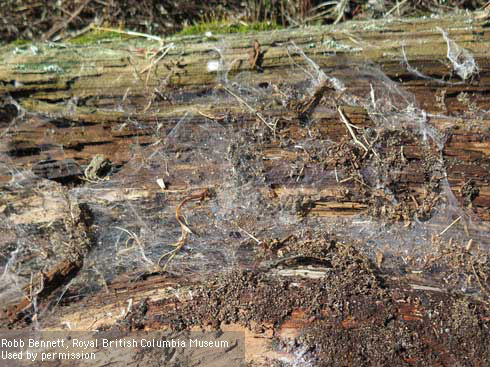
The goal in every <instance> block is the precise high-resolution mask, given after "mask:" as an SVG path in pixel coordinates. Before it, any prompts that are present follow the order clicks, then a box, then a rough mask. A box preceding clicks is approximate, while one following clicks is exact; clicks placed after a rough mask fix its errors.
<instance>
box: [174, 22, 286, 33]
mask: <svg viewBox="0 0 490 367" xmlns="http://www.w3.org/2000/svg"><path fill="white" fill-rule="evenodd" d="M279 28H280V26H279V25H277V24H276V23H271V22H259V23H250V24H249V23H230V22H224V21H212V22H203V23H197V24H194V25H190V26H186V27H184V29H182V31H180V32H179V33H178V35H179V36H193V35H201V34H204V33H206V32H211V33H213V34H226V33H250V32H259V31H270V30H273V29H279Z"/></svg>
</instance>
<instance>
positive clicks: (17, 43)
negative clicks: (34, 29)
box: [9, 39, 32, 46]
mask: <svg viewBox="0 0 490 367" xmlns="http://www.w3.org/2000/svg"><path fill="white" fill-rule="evenodd" d="M31 42H32V41H29V40H23V39H18V40H15V41H13V42H10V43H9V46H24V45H27V44H29V43H31Z"/></svg>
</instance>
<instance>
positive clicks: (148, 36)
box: [94, 27, 163, 42]
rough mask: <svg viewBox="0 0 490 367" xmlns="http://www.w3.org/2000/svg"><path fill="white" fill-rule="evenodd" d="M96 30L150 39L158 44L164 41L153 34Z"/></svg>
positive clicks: (99, 28) (105, 29)
mask: <svg viewBox="0 0 490 367" xmlns="http://www.w3.org/2000/svg"><path fill="white" fill-rule="evenodd" d="M94 29H97V30H101V31H106V32H114V33H120V34H127V35H129V36H136V37H144V38H148V39H151V40H154V41H158V42H163V39H162V38H160V37H158V36H153V35H151V34H146V33H140V32H133V31H122V30H120V29H115V28H105V27H94Z"/></svg>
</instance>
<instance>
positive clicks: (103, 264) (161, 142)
mask: <svg viewBox="0 0 490 367" xmlns="http://www.w3.org/2000/svg"><path fill="white" fill-rule="evenodd" d="M452 47H453V48H454V46H452ZM227 52H228V51H227V49H226V45H221V46H220V47H219V48H217V49H216V54H215V55H214V56H213V57H214V60H211V64H210V65H211V69H212V70H210V72H216V75H217V87H216V88H215V89H214V90H211V91H209V92H208V93H205V94H201V95H199V96H190V95H189V96H187V95H182V96H180V98H182V101H184V102H185V100H186V99H192V101H193V103H194V105H202V106H206V105H208V106H209V105H212V106H216V107H217V110H219V106H220V105H231V104H235V105H237V104H238V105H240V106H241V108H242V109H243V111H244V112H245V115H246V116H245V117H243V116H241V117H234V116H232V115H231V114H228V115H227V114H223V115H222V116H219V118H217V116H214V118H213V116H208V117H206V114H202V113H201V111H199V110H195V109H192V110H191V109H190V110H188V111H185V112H183V113H182V115H181V116H180V117H179V118H178V120H177V121H176V122H174V121H165V120H162V121H157V122H156V123H154V124H148V123H143V122H138V121H133V120H132V121H131V122H130V123H132V124H135V125H137V127H139V128H141V129H142V130H145V131H149V132H150V134H151V136H152V137H153V138H154V139H153V141H154V142H153V143H151V144H149V145H148V143H146V142H139V143H138V141H137V140H136V141H135V142H134V145H133V146H132V147H131V155H130V159H129V161H128V162H127V163H125V164H124V165H123V166H122V167H115V168H114V170H113V171H112V172H111V174H110V179H109V180H100V181H98V180H96V181H94V182H90V181H88V182H83V183H81V184H78V185H75V186H72V187H68V188H67V189H66V192H65V193H63V192H62V191H60V190H50V191H49V192H52V194H45V193H44V194H43V190H42V189H43V187H46V186H43V185H48V184H47V183H46V180H45V179H42V178H40V177H39V175H36V174H35V172H32V171H21V170H18V169H16V168H15V167H14V166H13V165H11V164H10V163H9V161H10V158H9V157H8V155H7V154H3V156H2V158H4V159H3V162H4V163H3V165H2V166H1V168H0V169H1V170H2V171H1V175H2V176H9V177H10V182H9V183H8V185H6V186H5V188H4V189H5V190H10V191H15V190H17V191H21V192H23V191H25V192H27V191H36V190H37V192H39V194H38V197H39V198H41V199H42V200H45V201H46V203H47V204H46V207H47V208H48V207H49V203H54V202H57V203H62V204H60V205H61V206H62V207H64V208H65V211H66V213H65V214H67V215H68V214H69V212H70V208H69V207H70V205H69V202H70V201H72V202H76V203H85V204H87V205H88V206H89V207H90V210H91V211H92V213H93V220H94V226H93V228H95V233H94V236H95V246H94V247H93V248H92V249H91V251H90V252H89V253H88V255H87V256H86V258H85V262H84V267H83V269H82V271H81V273H80V275H79V276H78V277H77V278H75V279H74V280H73V281H72V282H71V283H70V284H69V288H70V291H68V293H66V294H65V293H63V295H61V296H60V297H62V296H65V297H68V296H70V297H75V296H76V295H77V294H78V295H84V294H87V293H90V292H92V291H94V290H96V289H100V288H104V287H106V286H107V284H108V283H110V282H111V281H114V280H115V279H117V278H118V276H119V275H121V274H126V273H128V272H129V273H131V274H132V276H133V277H134V279H136V278H137V277H138V276H139V275H142V274H144V273H145V272H152V271H158V270H161V266H162V265H164V266H165V269H166V270H168V271H171V272H175V273H180V274H182V273H185V274H192V275H193V276H195V277H199V276H203V275H205V274H209V273H215V272H218V271H222V270H227V269H230V268H231V267H235V266H239V267H256V266H260V265H261V264H262V262H263V261H265V260H269V258H267V256H266V255H264V254H263V252H262V250H261V249H263V248H264V247H266V245H267V243H268V242H270V241H271V240H273V239H279V240H283V239H286V238H289V237H291V236H294V238H296V239H301V237H302V236H303V235H305V234H308V235H309V236H313V237H315V236H317V237H320V236H322V237H324V236H330V235H332V236H335V237H336V238H337V239H338V240H340V241H344V242H355V243H358V244H359V247H361V248H362V249H363V250H364V251H365V252H366V253H368V254H369V256H370V257H371V258H372V259H373V261H374V262H376V263H377V264H378V266H379V267H380V268H382V269H384V270H386V271H390V272H392V273H395V274H402V273H406V272H413V273H414V274H421V276H423V278H424V279H425V281H429V282H431V284H432V283H433V284H434V285H435V286H440V287H451V288H454V289H456V290H458V291H462V292H469V293H476V294H478V293H479V292H482V289H481V288H482V287H481V284H480V283H479V280H478V279H479V278H478V275H479V269H480V268H483V267H485V266H488V262H489V259H488V256H487V253H488V238H487V237H488V236H487V234H488V228H487V227H486V226H485V225H483V224H482V223H481V222H480V221H479V220H478V218H476V217H475V215H474V214H472V212H471V210H469V209H467V208H465V207H463V206H462V205H461V204H460V203H459V202H458V201H457V199H456V198H455V196H454V194H453V192H452V190H451V186H450V184H449V182H448V179H447V173H446V165H445V160H444V156H443V148H444V146H445V143H446V142H445V137H444V135H443V134H441V133H440V132H439V131H438V130H437V129H436V128H435V127H433V126H432V125H431V123H430V119H429V118H428V117H427V114H426V113H425V111H423V110H422V109H421V108H420V107H419V106H418V105H417V101H416V99H415V97H414V96H413V95H412V94H410V93H409V92H408V91H406V90H404V89H403V88H402V87H401V86H400V85H399V84H397V83H395V82H393V81H392V80H391V79H390V78H388V77H387V76H386V75H384V73H383V72H382V71H381V70H380V69H378V68H376V67H375V66H370V65H344V66H342V67H339V68H338V69H336V70H322V68H321V67H320V66H319V65H317V64H316V63H315V62H314V61H313V60H312V59H310V58H309V57H307V56H306V54H305V53H304V52H303V51H302V50H301V49H299V48H298V47H297V46H296V45H294V44H293V45H291V47H290V55H291V59H292V60H294V61H293V62H292V64H291V74H292V75H293V74H294V75H298V74H301V75H303V77H302V78H301V81H299V82H297V83H296V82H295V83H294V84H292V83H287V82H284V83H283V84H281V85H273V84H271V83H269V82H267V81H266V80H265V76H264V75H263V74H260V73H255V72H254V73H251V72H249V73H240V74H238V75H234V76H231V75H229V70H230V69H232V66H233V63H234V61H233V59H232V57H231V56H230V55H228V54H227ZM465 55H466V54H465ZM209 68H210V67H209V65H208V69H209ZM346 70H347V71H348V72H346ZM457 72H458V74H460V70H459V71H458V70H457ZM464 75H465V76H466V74H464ZM292 79H294V78H292ZM296 79H297V78H296ZM296 79H295V80H296ZM325 86H326V88H325V89H322V88H323V87H325ZM317 97H318V100H315V99H316V98H317ZM196 101H197V102H198V103H196ZM312 101H314V102H315V103H313V102H312ZM310 107H311V109H309V108H310ZM347 107H352V108H359V109H363V110H365V111H367V113H368V115H369V118H370V124H369V126H367V127H362V128H359V127H356V126H354V124H353V123H352V122H351V121H350V120H349V119H348V116H347V115H348V113H347V112H346V111H345V110H346V108H347ZM301 109H302V111H303V112H304V113H298V114H296V115H295V114H294V113H293V114H291V113H292V111H295V110H296V111H300V110H301ZM332 114H335V115H336V116H337V117H336V122H335V123H336V124H339V125H340V126H342V129H343V130H342V131H343V133H342V137H339V136H338V135H335V134H334V135H331V136H330V135H328V134H325V133H322V131H323V130H322V129H325V124H326V122H325V121H326V120H325V119H324V118H323V117H322V116H324V115H329V116H331V115H332ZM284 116H286V117H288V118H286V119H285V118H284ZM291 116H292V117H291ZM298 116H299V117H298ZM30 117H32V118H33V119H34V120H35V121H36V123H37V124H46V126H47V127H48V126H49V125H50V124H55V123H58V124H59V123H63V121H62V120H56V118H54V119H53V116H39V115H32V116H30ZM251 120H254V121H255V122H253V123H251V122H250V121H251ZM28 123H32V120H26V119H25V116H23V115H22V114H19V117H18V118H17V120H16V121H14V123H13V125H12V126H11V129H10V131H11V132H13V131H15V129H23V128H26V126H27V124H28ZM291 124H297V125H298V126H300V127H301V131H303V132H305V133H299V134H297V135H295V136H294V137H293V136H292V135H287V134H286V137H284V134H283V130H284V126H286V127H290V126H291ZM344 125H345V126H344ZM49 131H50V130H49V129H46V134H45V136H44V137H43V139H42V140H43V141H42V142H40V149H41V151H42V153H43V155H44V159H46V160H49V159H62V158H63V157H64V154H63V149H62V147H60V146H59V145H58V144H57V138H56V136H52V135H51V134H50V132H49ZM345 132H347V133H348V135H345ZM10 136H13V135H12V134H7V135H5V136H3V137H2V144H3V145H4V148H2V151H8V150H9V149H8V146H9V144H11V143H12V142H11V141H9V140H8V139H9V137H10ZM402 141H403V142H405V144H406V145H405V146H404V145H403V144H401V142H402ZM407 142H408V143H407ZM109 158H110V157H109ZM80 175H81V176H83V172H80ZM414 177H415V178H414ZM412 184H413V187H415V189H410V188H409V187H411V186H410V185H412ZM332 187H335V190H334V191H335V192H336V194H332ZM121 193H124V194H123V195H122V194H121ZM339 193H340V194H339ZM336 195H337V196H336ZM339 195H341V197H339ZM336 201H340V202H341V203H344V204H345V203H348V202H352V203H359V208H360V209H359V210H358V212H357V213H351V214H350V215H349V216H338V215H337V216H332V215H322V214H321V210H322V207H327V208H331V207H332V203H333V202H336ZM179 206H180V207H181V211H180V213H176V211H177V208H178V207H179ZM48 209H49V208H48ZM318 213H320V214H318ZM4 214H5V213H4ZM176 214H180V215H177V217H179V218H176ZM58 219H59V218H58ZM16 223H19V221H17V222H15V221H14V220H13V219H12V217H9V216H6V215H4V218H3V221H2V226H3V227H2V231H3V232H5V233H8V234H9V236H10V237H9V239H8V240H4V241H3V243H2V246H3V247H2V248H3V250H2V251H3V252H2V254H3V260H2V262H1V266H2V269H1V272H2V275H1V278H0V297H2V298H4V299H6V298H8V297H11V296H12V292H14V293H16V292H17V294H18V293H19V292H20V288H21V287H22V286H25V285H26V284H28V283H29V277H30V274H32V273H35V272H37V271H41V270H43V269H46V268H47V267H49V264H54V263H56V262H57V261H59V259H60V258H62V254H63V251H62V246H63V245H62V243H63V241H60V242H59V243H60V245H59V246H61V247H60V249H61V251H58V253H59V255H58V256H56V254H54V255H53V256H50V257H49V256H48V257H46V258H49V261H48V262H47V260H46V259H43V258H42V257H35V256H32V255H33V254H34V253H35V252H36V251H38V252H39V251H41V250H40V249H39V248H40V246H44V247H45V248H46V249H47V248H48V247H49V245H50V244H52V243H53V240H52V238H50V237H49V236H46V235H45V228H44V229H43V228H42V226H43V225H44V226H45V225H46V224H42V223H40V224H39V225H24V224H16ZM53 225H54V226H61V225H62V224H60V223H58V222H55V223H54V224H53ZM40 228H41V229H40ZM54 229H56V228H53V230H54ZM186 232H187V234H185V235H184V233H186ZM39 236H41V237H42V236H45V237H46V238H45V241H44V242H43V241H40V240H39V238H40V237H39ZM183 237H185V238H184V239H183ZM182 241H183V242H182ZM179 243H180V244H182V246H181V248H180V251H176V252H175V253H173V252H172V251H173V250H175V249H176V246H174V245H175V244H179ZM451 253H453V254H454V253H457V254H458V256H460V257H459V259H460V263H459V264H454V263H452V262H451V261H450V254H451ZM165 254H167V256H164V257H162V255H165ZM173 254H175V257H171V256H172V255H173ZM20 255H22V256H20ZM275 255H276V256H279V255H278V254H277V253H276V254H275ZM445 258H447V261H445V263H444V264H445V266H446V268H444V269H443V268H441V267H440V266H439V265H437V266H434V264H436V262H437V261H439V260H440V259H445ZM159 265H160V267H159ZM456 265H458V266H456ZM451 266H453V268H451ZM67 289H68V288H66V289H65V291H67ZM483 292H485V290H483ZM60 299H61V298H60Z"/></svg>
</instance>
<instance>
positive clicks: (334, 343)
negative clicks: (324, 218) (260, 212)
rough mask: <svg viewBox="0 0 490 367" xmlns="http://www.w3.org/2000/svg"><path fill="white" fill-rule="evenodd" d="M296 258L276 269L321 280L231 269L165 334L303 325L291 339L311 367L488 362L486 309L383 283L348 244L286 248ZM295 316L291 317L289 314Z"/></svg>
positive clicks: (285, 346) (286, 344)
mask: <svg viewBox="0 0 490 367" xmlns="http://www.w3.org/2000/svg"><path fill="white" fill-rule="evenodd" d="M290 247H294V248H296V251H298V253H302V254H303V255H304V256H302V257H301V258H296V259H295V260H293V261H292V263H289V264H287V263H283V264H281V265H280V266H279V267H280V268H290V267H294V266H296V267H298V266H300V264H302V265H303V266H306V265H307V264H315V265H314V266H315V267H317V268H327V269H328V270H327V271H326V273H325V278H323V279H307V278H303V279H298V278H288V277H281V276H277V275H274V272H273V271H272V269H270V270H271V271H263V270H264V269H262V271H257V270H243V271H242V270H237V271H234V272H232V273H230V274H224V275H220V276H217V277H216V278H215V279H213V280H210V281H209V282H207V283H206V284H204V285H202V286H200V287H199V288H198V289H197V290H195V296H194V297H193V300H192V301H191V302H189V303H188V304H186V306H185V307H184V308H183V309H179V310H178V312H176V313H175V316H171V317H174V318H173V322H172V323H173V326H174V328H176V329H178V330H180V329H185V328H187V327H189V326H195V325H201V326H213V327H216V328H219V326H220V325H221V324H222V323H225V324H226V323H239V324H241V325H244V326H247V327H249V328H251V329H252V330H254V331H256V332H261V331H265V328H267V327H268V325H269V327H270V325H272V327H273V329H274V332H275V335H276V336H278V335H280V333H281V327H282V326H283V325H285V323H287V322H288V321H289V322H291V321H292V322H296V323H297V325H302V327H303V330H302V334H301V335H300V336H299V337H298V338H297V339H296V340H289V341H285V340H284V339H281V340H280V339H278V343H277V344H276V348H277V349H278V350H281V351H292V350H293V349H294V348H296V350H297V348H298V346H302V347H303V349H305V350H306V351H307V353H305V356H307V360H308V361H310V362H313V363H314V365H317V366H428V365H431V366H454V365H457V363H458V362H460V363H461V362H463V363H464V361H465V360H470V361H472V362H468V364H464V365H468V366H470V365H471V366H473V365H480V366H485V365H488V364H489V363H490V349H489V348H488V347H487V346H488V343H490V332H489V327H490V310H489V308H488V305H486V304H484V303H480V302H476V301H475V300H471V299H468V298H466V297H464V296H458V295H456V294H451V295H450V296H449V294H447V293H446V292H420V291H416V290H412V289H410V287H409V285H408V283H406V282H398V281H394V280H393V278H390V277H386V276H385V275H384V276H383V275H382V274H381V273H380V272H379V270H378V269H377V268H376V266H375V265H374V264H373V263H372V262H371V261H370V260H369V259H368V258H366V257H365V256H364V255H363V254H361V253H360V252H359V251H358V250H357V249H356V248H355V247H354V246H351V245H348V244H342V243H340V242H336V241H334V240H328V239H319V240H307V241H297V240H292V241H291V244H290ZM297 310H302V312H303V313H302V315H301V317H300V319H298V316H295V312H297ZM475 361H478V362H475Z"/></svg>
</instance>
